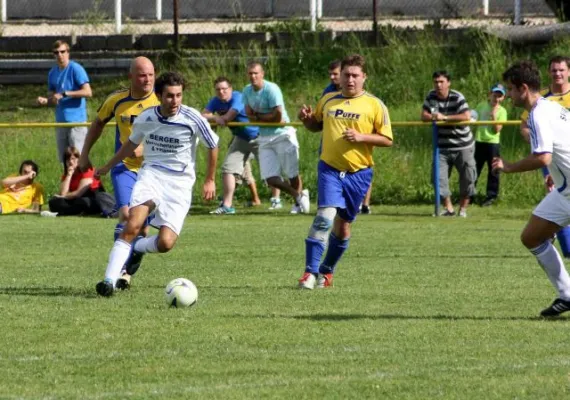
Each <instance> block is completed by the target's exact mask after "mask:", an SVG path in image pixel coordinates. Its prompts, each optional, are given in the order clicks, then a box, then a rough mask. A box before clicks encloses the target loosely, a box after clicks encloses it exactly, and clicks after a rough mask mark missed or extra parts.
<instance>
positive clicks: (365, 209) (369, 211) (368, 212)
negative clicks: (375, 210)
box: [360, 204, 372, 214]
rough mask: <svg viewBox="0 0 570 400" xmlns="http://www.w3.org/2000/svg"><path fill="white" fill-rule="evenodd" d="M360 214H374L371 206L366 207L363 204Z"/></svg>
mask: <svg viewBox="0 0 570 400" xmlns="http://www.w3.org/2000/svg"><path fill="white" fill-rule="evenodd" d="M360 213H361V214H372V210H370V206H367V205H364V204H363V205H362V206H361V207H360Z"/></svg>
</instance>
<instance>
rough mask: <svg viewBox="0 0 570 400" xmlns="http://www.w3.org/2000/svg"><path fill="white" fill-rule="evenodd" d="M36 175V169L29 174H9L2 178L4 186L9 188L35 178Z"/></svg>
mask: <svg viewBox="0 0 570 400" xmlns="http://www.w3.org/2000/svg"><path fill="white" fill-rule="evenodd" d="M35 176H36V173H35V172H34V171H31V172H30V173H29V174H28V175H18V176H9V177H7V178H4V179H2V186H4V187H6V188H7V187H10V186H12V185H17V184H18V183H25V182H26V181H27V180H28V179H34V178H35Z"/></svg>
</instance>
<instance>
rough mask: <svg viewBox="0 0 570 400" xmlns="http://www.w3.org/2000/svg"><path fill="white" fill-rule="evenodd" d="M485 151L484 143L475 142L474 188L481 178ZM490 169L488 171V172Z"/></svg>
mask: <svg viewBox="0 0 570 400" xmlns="http://www.w3.org/2000/svg"><path fill="white" fill-rule="evenodd" d="M487 157H488V154H487V149H486V147H485V143H482V142H475V167H476V169H477V178H476V179H475V187H477V184H478V183H479V178H481V171H483V167H484V166H485V163H486V162H487ZM490 170H491V169H489V171H490Z"/></svg>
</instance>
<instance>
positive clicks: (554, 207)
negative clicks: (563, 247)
mask: <svg viewBox="0 0 570 400" xmlns="http://www.w3.org/2000/svg"><path fill="white" fill-rule="evenodd" d="M532 213H533V215H536V216H537V217H539V218H542V219H545V220H547V221H550V222H554V223H555V224H556V225H559V226H567V225H569V224H570V199H567V198H566V197H565V196H562V195H561V194H560V193H558V191H557V190H556V189H554V190H553V191H552V192H550V193H548V194H547V195H546V197H545V198H544V199H542V201H541V202H540V203H539V204H538V206H536V208H535V209H534V211H533V212H532Z"/></svg>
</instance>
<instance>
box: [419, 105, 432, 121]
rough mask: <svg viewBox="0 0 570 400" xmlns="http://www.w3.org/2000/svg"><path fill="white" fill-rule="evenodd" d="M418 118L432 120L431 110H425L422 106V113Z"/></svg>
mask: <svg viewBox="0 0 570 400" xmlns="http://www.w3.org/2000/svg"><path fill="white" fill-rule="evenodd" d="M420 119H421V120H422V121H424V122H428V121H431V120H432V115H431V112H429V111H426V110H425V109H424V108H422V114H421V116H420Z"/></svg>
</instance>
